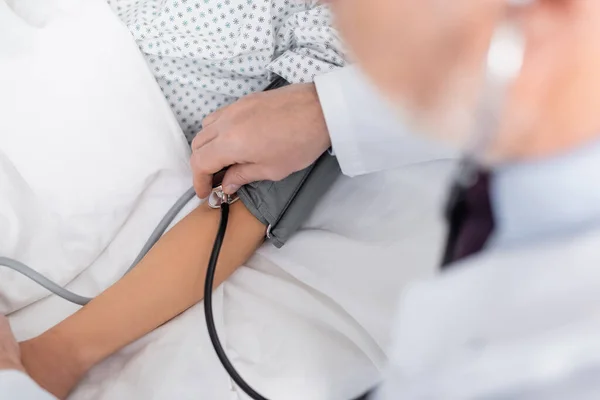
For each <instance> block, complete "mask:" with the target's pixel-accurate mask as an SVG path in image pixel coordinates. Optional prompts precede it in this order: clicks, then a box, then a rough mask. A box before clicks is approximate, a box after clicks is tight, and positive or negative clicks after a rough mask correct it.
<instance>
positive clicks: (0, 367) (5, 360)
mask: <svg viewBox="0 0 600 400" xmlns="http://www.w3.org/2000/svg"><path fill="white" fill-rule="evenodd" d="M8 370H14V371H20V372H25V367H23V364H21V361H20V360H15V359H13V358H12V357H0V371H8Z"/></svg>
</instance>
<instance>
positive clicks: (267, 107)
mask: <svg viewBox="0 0 600 400" xmlns="http://www.w3.org/2000/svg"><path fill="white" fill-rule="evenodd" d="M330 146H331V141H330V138H329V133H328V130H327V126H326V124H325V118H324V116H323V111H322V109H321V104H320V102H319V98H318V95H317V91H316V88H315V86H314V84H295V85H290V86H286V87H283V88H280V89H276V90H271V91H267V92H261V93H255V94H252V95H250V96H246V97H244V98H242V99H241V100H239V101H238V102H236V103H234V104H232V105H230V106H228V107H225V108H222V109H220V110H218V111H216V112H215V113H213V114H211V115H209V116H208V117H206V118H205V120H204V121H203V129H202V131H201V132H200V133H199V134H198V136H196V138H195V139H194V141H193V142H192V150H193V154H192V159H191V166H192V170H193V172H194V187H195V188H196V193H197V194H198V196H199V197H200V198H205V197H207V196H208V195H209V194H210V191H211V189H212V179H213V174H215V173H217V172H219V171H220V170H221V169H222V168H224V167H228V166H231V167H230V168H229V169H228V170H227V173H226V174H225V177H224V178H223V188H224V191H225V192H226V193H228V194H232V193H235V192H236V191H237V190H238V189H239V188H240V186H242V185H245V184H247V183H251V182H255V181H260V180H271V181H278V180H281V179H283V178H285V177H287V176H288V175H290V174H292V173H294V172H296V171H299V170H302V169H304V168H306V167H308V166H309V165H311V164H312V163H313V162H314V161H316V160H317V159H318V158H319V156H321V154H323V153H324V152H325V151H326V150H327V149H328V148H329V147H330Z"/></svg>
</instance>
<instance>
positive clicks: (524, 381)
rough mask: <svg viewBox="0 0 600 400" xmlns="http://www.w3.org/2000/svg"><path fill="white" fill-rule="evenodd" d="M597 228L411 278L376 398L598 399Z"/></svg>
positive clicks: (599, 244)
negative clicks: (424, 279) (433, 274)
mask: <svg viewBox="0 0 600 400" xmlns="http://www.w3.org/2000/svg"><path fill="white" fill-rule="evenodd" d="M596 228H597V229H595V230H593V229H592V230H588V231H587V232H585V233H581V234H580V235H577V236H573V235H571V234H569V233H567V234H566V235H565V236H557V237H555V238H554V239H548V240H545V241H541V242H537V243H536V244H535V245H534V244H524V245H522V246H514V247H513V248H503V249H497V250H490V251H487V252H485V253H483V254H482V255H481V256H476V257H474V258H473V259H470V260H468V261H466V262H464V263H463V264H462V265H459V266H457V267H454V268H455V269H454V270H450V271H449V272H448V273H447V274H446V273H445V274H442V276H441V277H438V278H435V279H433V280H431V281H428V282H423V283H419V284H416V285H414V286H413V287H412V288H411V289H409V290H408V292H407V293H405V295H404V296H403V298H402V300H401V305H400V308H399V313H398V315H399V320H398V322H397V327H396V332H395V340H396V347H395V349H394V350H393V354H392V367H391V368H390V371H389V376H388V377H387V379H386V381H385V383H384V385H383V389H382V390H381V391H380V393H379V396H378V397H376V398H377V399H381V400H392V399H420V398H428V399H429V398H430V399H476V398H477V399H482V398H494V399H500V398H502V399H505V398H510V399H532V400H534V399H578V400H580V399H588V398H589V399H592V398H593V399H597V398H599V396H600V380H598V379H597V376H598V373H599V372H600V339H599V336H598V333H599V332H600V290H599V289H598V288H600V224H598V225H597V226H596Z"/></svg>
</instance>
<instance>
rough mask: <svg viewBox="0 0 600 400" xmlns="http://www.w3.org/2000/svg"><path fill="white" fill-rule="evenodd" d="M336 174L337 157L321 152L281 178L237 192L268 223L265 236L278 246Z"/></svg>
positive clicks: (305, 215) (255, 213) (306, 214)
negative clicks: (312, 161) (306, 165)
mask: <svg viewBox="0 0 600 400" xmlns="http://www.w3.org/2000/svg"><path fill="white" fill-rule="evenodd" d="M340 175H341V170H340V166H339V164H338V162H337V158H335V157H334V156H332V155H330V154H328V153H325V154H323V155H322V156H321V158H319V159H318V160H317V162H315V163H314V164H313V165H311V166H310V167H308V168H306V169H304V170H302V171H299V172H296V173H294V174H292V175H290V176H288V177H287V178H285V179H284V180H282V181H279V182H272V181H260V182H255V183H251V184H248V185H246V186H243V187H242V188H241V189H240V190H238V196H239V197H240V201H242V202H243V203H244V205H245V206H246V208H247V209H248V210H249V211H250V212H251V213H252V214H253V215H254V216H255V217H256V218H257V219H258V220H259V221H261V222H262V223H263V224H265V225H266V226H267V227H268V228H267V238H268V239H270V240H271V241H272V242H273V244H274V245H275V246H276V247H282V246H283V245H284V244H285V242H287V240H288V239H289V238H290V237H291V236H292V235H293V234H294V233H295V232H296V231H297V230H298V229H299V228H300V226H301V225H302V223H303V222H305V221H306V220H307V219H308V217H309V216H310V214H311V213H312V211H313V210H314V208H315V206H316V205H317V203H318V202H319V200H320V199H321V198H322V197H323V196H324V195H325V193H326V192H327V191H328V190H329V188H330V187H331V186H332V185H333V183H334V182H335V180H336V179H337V178H338V177H339V176H340Z"/></svg>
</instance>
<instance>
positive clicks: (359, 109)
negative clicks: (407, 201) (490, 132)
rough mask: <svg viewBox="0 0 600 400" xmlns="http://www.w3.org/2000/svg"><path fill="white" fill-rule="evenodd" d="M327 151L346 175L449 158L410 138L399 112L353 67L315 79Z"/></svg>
mask: <svg viewBox="0 0 600 400" xmlns="http://www.w3.org/2000/svg"><path fill="white" fill-rule="evenodd" d="M315 85H316V88H317V92H318V94H319V99H320V101H321V107H322V109H323V114H324V115H325V121H326V123H327V128H328V130H329V136H330V137H331V143H332V149H333V152H334V153H335V155H336V156H337V159H338V162H339V164H340V167H341V169H342V172H343V173H344V174H345V175H348V176H357V175H364V174H368V173H372V172H378V171H383V170H390V169H396V168H401V167H404V166H407V165H411V164H416V163H421V162H427V161H433V160H440V159H451V158H455V157H456V156H457V154H455V153H454V152H452V151H450V150H449V149H448V148H446V147H445V146H442V145H441V144H438V143H433V142H431V141H429V140H428V139H426V138H424V137H422V136H419V135H417V134H415V133H412V132H411V130H410V128H409V126H408V124H407V123H406V122H405V121H403V120H402V116H401V113H400V112H399V111H397V110H395V109H394V108H393V107H392V106H391V103H388V102H387V100H385V98H384V97H383V96H382V95H380V94H379V92H378V91H377V89H376V88H375V87H374V86H373V85H372V84H371V83H370V82H369V81H368V80H367V78H365V77H364V75H363V74H362V73H361V72H360V70H359V69H358V68H357V67H354V66H351V67H346V68H342V69H338V70H336V71H333V72H331V73H328V74H325V75H322V76H318V77H316V78H315Z"/></svg>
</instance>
